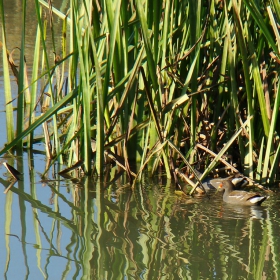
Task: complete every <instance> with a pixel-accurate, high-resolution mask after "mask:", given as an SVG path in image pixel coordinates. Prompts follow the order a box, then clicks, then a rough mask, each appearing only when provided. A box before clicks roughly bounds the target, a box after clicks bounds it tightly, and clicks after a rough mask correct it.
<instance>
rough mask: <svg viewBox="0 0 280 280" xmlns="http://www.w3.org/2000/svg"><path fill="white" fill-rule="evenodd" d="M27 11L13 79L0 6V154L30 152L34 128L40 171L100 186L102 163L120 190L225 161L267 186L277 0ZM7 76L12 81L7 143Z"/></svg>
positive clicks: (95, 4) (117, 1) (80, 4)
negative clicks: (94, 178) (59, 24)
mask: <svg viewBox="0 0 280 280" xmlns="http://www.w3.org/2000/svg"><path fill="white" fill-rule="evenodd" d="M35 3H36V12H37V19H38V22H37V24H38V28H37V39H36V42H35V52H34V63H33V71H32V77H28V76H27V73H26V71H25V61H24V51H25V28H26V26H25V12H26V11H25V8H24V9H23V16H22V18H23V20H22V23H23V24H22V26H23V28H22V42H21V55H20V65H19V68H17V67H15V65H13V63H12V60H11V59H10V58H11V57H10V56H9V51H8V50H7V47H6V37H5V34H6V32H7V31H6V30H5V19H4V11H3V0H2V1H0V9H1V21H2V25H1V28H2V50H3V54H4V55H3V69H4V77H5V92H6V104H7V105H6V111H7V124H8V125H7V129H8V133H7V135H8V139H7V145H6V146H5V147H4V148H3V149H2V150H1V151H0V155H3V154H4V153H5V152H7V151H8V150H11V149H12V148H14V147H17V148H18V149H19V148H22V146H23V145H27V146H28V147H29V148H32V146H33V144H34V142H35V140H37V139H35V138H36V137H37V136H36V135H34V132H35V130H36V129H37V128H38V127H40V126H41V125H43V127H44V137H41V138H40V139H38V140H41V141H45V143H46V152H47V154H48V156H49V157H50V158H51V159H52V162H54V161H57V160H58V161H59V162H60V163H65V162H67V164H68V165H69V166H72V165H73V164H74V163H76V162H79V161H80V160H82V161H83V166H84V172H85V174H92V172H96V173H97V174H98V175H99V176H102V174H103V170H104V166H105V163H108V162H109V161H112V160H113V161H115V162H116V163H117V164H118V165H119V166H120V167H121V168H123V169H124V170H125V171H126V172H127V174H128V175H129V177H130V178H131V181H133V180H134V178H136V177H138V176H140V175H141V171H142V170H143V168H144V167H145V166H146V165H147V166H148V168H149V170H150V171H151V172H155V171H156V170H158V168H159V166H164V168H165V171H166V174H167V177H168V178H171V177H172V176H175V177H176V173H175V172H174V170H175V168H176V166H179V167H182V166H184V165H186V166H187V167H188V169H190V170H192V168H197V169H206V172H205V173H204V174H203V176H205V175H206V174H207V173H208V172H210V171H211V170H212V169H213V168H214V167H215V166H216V165H217V164H218V163H219V160H220V159H222V157H224V156H225V155H226V156H227V159H228V161H231V162H232V163H234V162H237V163H238V164H239V166H238V169H239V171H242V172H243V173H244V174H245V175H247V176H248V177H250V178H251V179H255V180H257V181H260V182H262V183H267V182H271V181H272V180H275V179H276V178H277V176H279V175H278V174H279V172H277V171H279V152H280V148H279V127H280V126H279V117H278V112H279V105H280V94H279V80H278V71H279V58H280V57H279V46H280V37H279V31H278V26H277V24H278V23H279V19H280V14H279V11H280V7H279V2H278V1H276V0H274V1H273V0H272V1H270V3H269V5H267V4H266V3H263V2H258V3H256V2H255V1H253V0H244V1H237V0H232V1H208V2H207V3H206V2H203V1H201V0H198V1H185V0H172V1H164V0H160V1H152V0H146V1H141V0H135V1H121V0H114V1H112V0H104V1H98V0H96V1H75V0H71V1H70V6H69V11H68V12H67V13H66V14H63V13H62V12H61V11H59V10H57V9H56V8H55V7H52V6H51V4H50V3H47V2H46V1H43V0H38V1H35ZM22 5H23V7H25V5H26V1H23V4H22ZM46 8H47V9H48V11H49V13H48V18H47V19H46V18H44V17H43V16H42V9H46ZM53 17H60V18H61V19H62V20H63V22H64V24H63V28H62V30H61V34H62V53H61V56H57V55H56V57H55V60H53V59H52V58H50V55H49V50H47V49H46V45H45V39H46V37H45V36H46V31H45V30H46V26H47V24H46V23H45V22H46V21H48V23H49V24H51V23H52V20H53ZM53 32H54V31H53ZM59 43H60V42H59ZM57 44H58V42H55V41H54V42H53V46H54V49H53V52H54V53H55V54H57V53H56V49H55V46H56V45H57ZM40 65H41V66H40ZM9 67H10V69H12V70H13V73H14V75H15V76H16V78H17V81H18V96H17V104H18V106H17V125H16V127H17V130H16V132H14V127H13V126H14V123H13V122H14V121H13V119H12V111H13V107H12V105H11V102H10V101H11V92H10V88H9V83H10V81H9V69H8V68H9ZM39 68H40V69H39ZM42 79H43V81H46V82H44V83H43V84H44V86H41V87H39V86H38V83H39V82H42ZM38 110H40V111H41V112H42V113H40V115H38V113H36V112H38ZM25 116H27V117H26V118H25ZM37 138H38V137H37ZM213 154H214V155H217V156H215V157H214V159H213V157H212V155H213ZM223 160H225V159H223ZM134 163H139V167H138V169H137V170H136V171H135V170H134V171H133V170H132V167H131V166H132V165H133V164H134ZM208 166H209V167H208ZM207 167H208V168H207ZM137 171H139V172H138V173H137Z"/></svg>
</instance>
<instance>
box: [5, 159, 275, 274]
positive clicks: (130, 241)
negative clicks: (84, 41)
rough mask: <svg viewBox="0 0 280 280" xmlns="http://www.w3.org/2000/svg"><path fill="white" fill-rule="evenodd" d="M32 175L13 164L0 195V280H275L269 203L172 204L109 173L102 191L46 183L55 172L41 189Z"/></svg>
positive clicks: (165, 193) (210, 200) (54, 180)
mask: <svg viewBox="0 0 280 280" xmlns="http://www.w3.org/2000/svg"><path fill="white" fill-rule="evenodd" d="M24 161H28V162H29V166H25V167H23V166H24V164H23V162H24ZM9 164H11V165H13V160H9ZM34 166H35V164H34V161H33V159H32V158H30V157H28V158H27V159H23V160H19V161H18V162H17V166H15V165H14V167H16V168H17V169H18V170H19V171H21V172H23V173H24V175H23V180H22V181H19V182H18V183H17V184H16V185H14V186H12V187H11V189H10V190H9V192H8V193H7V194H6V195H5V194H3V195H2V199H3V205H4V213H3V214H2V216H3V220H4V223H3V225H1V228H2V230H3V233H1V234H3V236H4V238H2V241H1V245H0V246H1V253H0V254H1V259H2V260H5V262H3V264H2V266H1V269H2V274H3V275H4V278H5V279H11V278H12V276H13V275H14V273H15V271H19V272H21V273H22V275H25V277H24V278H25V279H35V277H36V279H41V278H42V279H46V278H50V279H81V278H82V277H84V278H85V279H162V278H168V279H277V275H280V270H279V255H278V254H279V253H278V252H279V251H280V250H279V249H280V248H279V244H280V242H279V222H278V221H279V209H278V208H277V207H276V203H278V201H279V198H278V196H276V195H275V196H274V197H273V196H272V197H271V199H270V200H268V201H267V202H266V203H264V206H262V207H238V206H232V205H227V204H225V203H223V201H222V197H221V193H219V192H217V193H211V195H210V197H203V198H195V197H182V196H178V195H176V194H175V188H174V185H173V184H172V183H170V182H166V183H160V182H155V181H152V180H151V179H149V178H146V179H144V180H143V181H142V182H141V183H139V184H138V185H137V186H136V187H135V188H134V189H131V187H130V186H129V185H128V184H127V182H126V178H125V176H120V173H119V172H118V170H116V169H115V168H112V169H111V170H110V173H108V177H107V178H106V179H105V180H104V182H100V181H99V180H94V179H90V178H82V179H80V180H76V181H74V182H76V184H75V183H73V180H72V181H71V180H64V179H63V178H61V177H59V176H57V175H53V174H57V173H58V171H59V170H53V171H52V172H50V174H49V178H47V179H46V180H44V181H43V182H42V181H41V179H40V176H39V174H40V171H38V170H37V167H38V168H39V165H37V164H36V169H35V167H34ZM1 172H3V168H1ZM1 177H2V181H1V183H2V184H3V185H4V186H5V187H7V185H9V183H7V182H6V184H5V183H4V182H5V181H4V180H3V178H5V174H2V173H1ZM116 178H117V179H116ZM4 248H6V249H4ZM4 264H5V265H4ZM14 279H15V278H14Z"/></svg>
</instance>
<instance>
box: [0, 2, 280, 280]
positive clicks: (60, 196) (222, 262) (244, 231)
mask: <svg viewBox="0 0 280 280" xmlns="http://www.w3.org/2000/svg"><path fill="white" fill-rule="evenodd" d="M5 2H6V1H5ZM53 2H54V5H55V3H56V2H57V3H60V2H61V1H53ZM62 2H64V1H62ZM7 3H8V2H7ZM9 3H13V5H12V4H10V5H7V7H6V6H5V8H7V9H6V10H5V13H6V14H8V15H9V16H7V18H8V20H9V21H11V22H10V28H11V34H13V36H19V34H18V33H16V32H20V30H18V31H16V30H14V29H12V27H13V24H12V23H13V22H20V16H19V15H18V14H20V3H21V1H15V0H13V1H9ZM5 5H6V3H5ZM17 7H18V11H17V12H15V9H16V8H17ZM57 7H58V8H59V6H57ZM30 9H31V8H30ZM29 14H30V15H32V12H30V13H29ZM13 16H14V17H16V16H19V18H17V19H14V18H13ZM12 19H13V20H12ZM30 21H31V22H32V18H31V19H30ZM14 25H15V24H14ZM30 34H31V35H32V34H33V32H32V31H30ZM13 36H12V37H13ZM17 38H18V37H17ZM30 40H32V38H30ZM10 44H11V45H12V44H13V43H11V42H10ZM30 45H31V46H32V44H30ZM11 47H13V46H11ZM31 52H32V47H31ZM0 71H1V69H0ZM0 79H1V81H0V106H1V107H0V111H1V112H0V114H1V115H0V122H1V123H0V126H1V130H0V133H2V134H1V135H0V136H1V137H0V146H1V147H2V146H3V145H4V143H5V140H6V136H5V129H4V128H5V123H4V118H5V112H4V109H5V108H4V103H5V101H4V99H3V98H4V97H3V80H2V74H1V75H0ZM36 149H37V150H38V152H36V153H31V152H29V151H27V152H24V153H23V154H19V155H17V157H16V158H15V157H12V156H10V157H9V158H5V159H4V158H1V161H2V162H3V161H5V162H8V163H9V164H10V165H12V166H14V167H15V168H17V169H18V170H19V171H20V172H22V173H23V175H22V176H21V180H20V181H18V182H17V183H16V184H14V185H13V186H11V187H10V189H9V190H8V191H7V187H9V186H10V184H11V178H10V176H9V174H7V171H6V169H5V167H4V166H3V165H0V182H1V186H2V191H3V192H5V193H2V194H0V205H1V210H0V260H1V262H0V279H55V280H56V279H234V280H236V279H254V280H256V279H279V278H280V235H279V232H280V207H279V202H280V197H279V195H278V194H277V193H272V194H271V195H270V198H269V199H268V200H267V201H265V202H264V203H263V206H259V207H239V206H230V205H227V204H225V203H223V201H222V195H221V193H220V192H212V193H210V195H209V196H206V197H185V196H180V195H177V194H175V186H174V184H173V183H172V182H170V181H168V180H165V179H164V176H160V175H158V176H157V177H154V178H153V179H151V178H148V177H146V178H144V179H143V180H142V182H140V183H138V184H137V185H136V186H135V188H131V186H130V185H129V183H128V182H127V181H126V178H125V176H122V174H121V173H119V171H118V169H117V168H110V169H109V171H108V172H107V175H106V177H105V179H104V180H103V182H100V181H98V180H97V179H92V178H81V179H77V178H78V177H75V176H74V175H73V177H72V178H69V179H65V178H63V177H61V176H59V175H58V172H59V171H60V170H61V168H62V167H60V166H59V165H54V166H53V168H52V169H51V170H50V171H49V172H48V173H47V175H46V177H45V178H44V180H42V177H41V175H42V174H43V173H44V171H45V169H46V166H47V159H46V157H45V155H44V154H43V153H42V152H40V150H41V151H43V150H44V147H42V146H37V147H36Z"/></svg>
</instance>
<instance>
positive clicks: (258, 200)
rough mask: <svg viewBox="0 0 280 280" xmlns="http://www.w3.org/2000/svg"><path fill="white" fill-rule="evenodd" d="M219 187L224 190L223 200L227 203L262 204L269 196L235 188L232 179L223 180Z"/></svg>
mask: <svg viewBox="0 0 280 280" xmlns="http://www.w3.org/2000/svg"><path fill="white" fill-rule="evenodd" d="M219 189H223V190H224V194H223V200H224V202H226V203H231V204H238V205H247V206H253V205H261V204H262V203H263V202H264V201H265V200H266V199H267V196H261V195H260V194H258V193H255V192H246V191H239V190H234V185H233V183H232V182H231V181H230V180H224V181H223V182H221V183H220V185H219Z"/></svg>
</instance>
